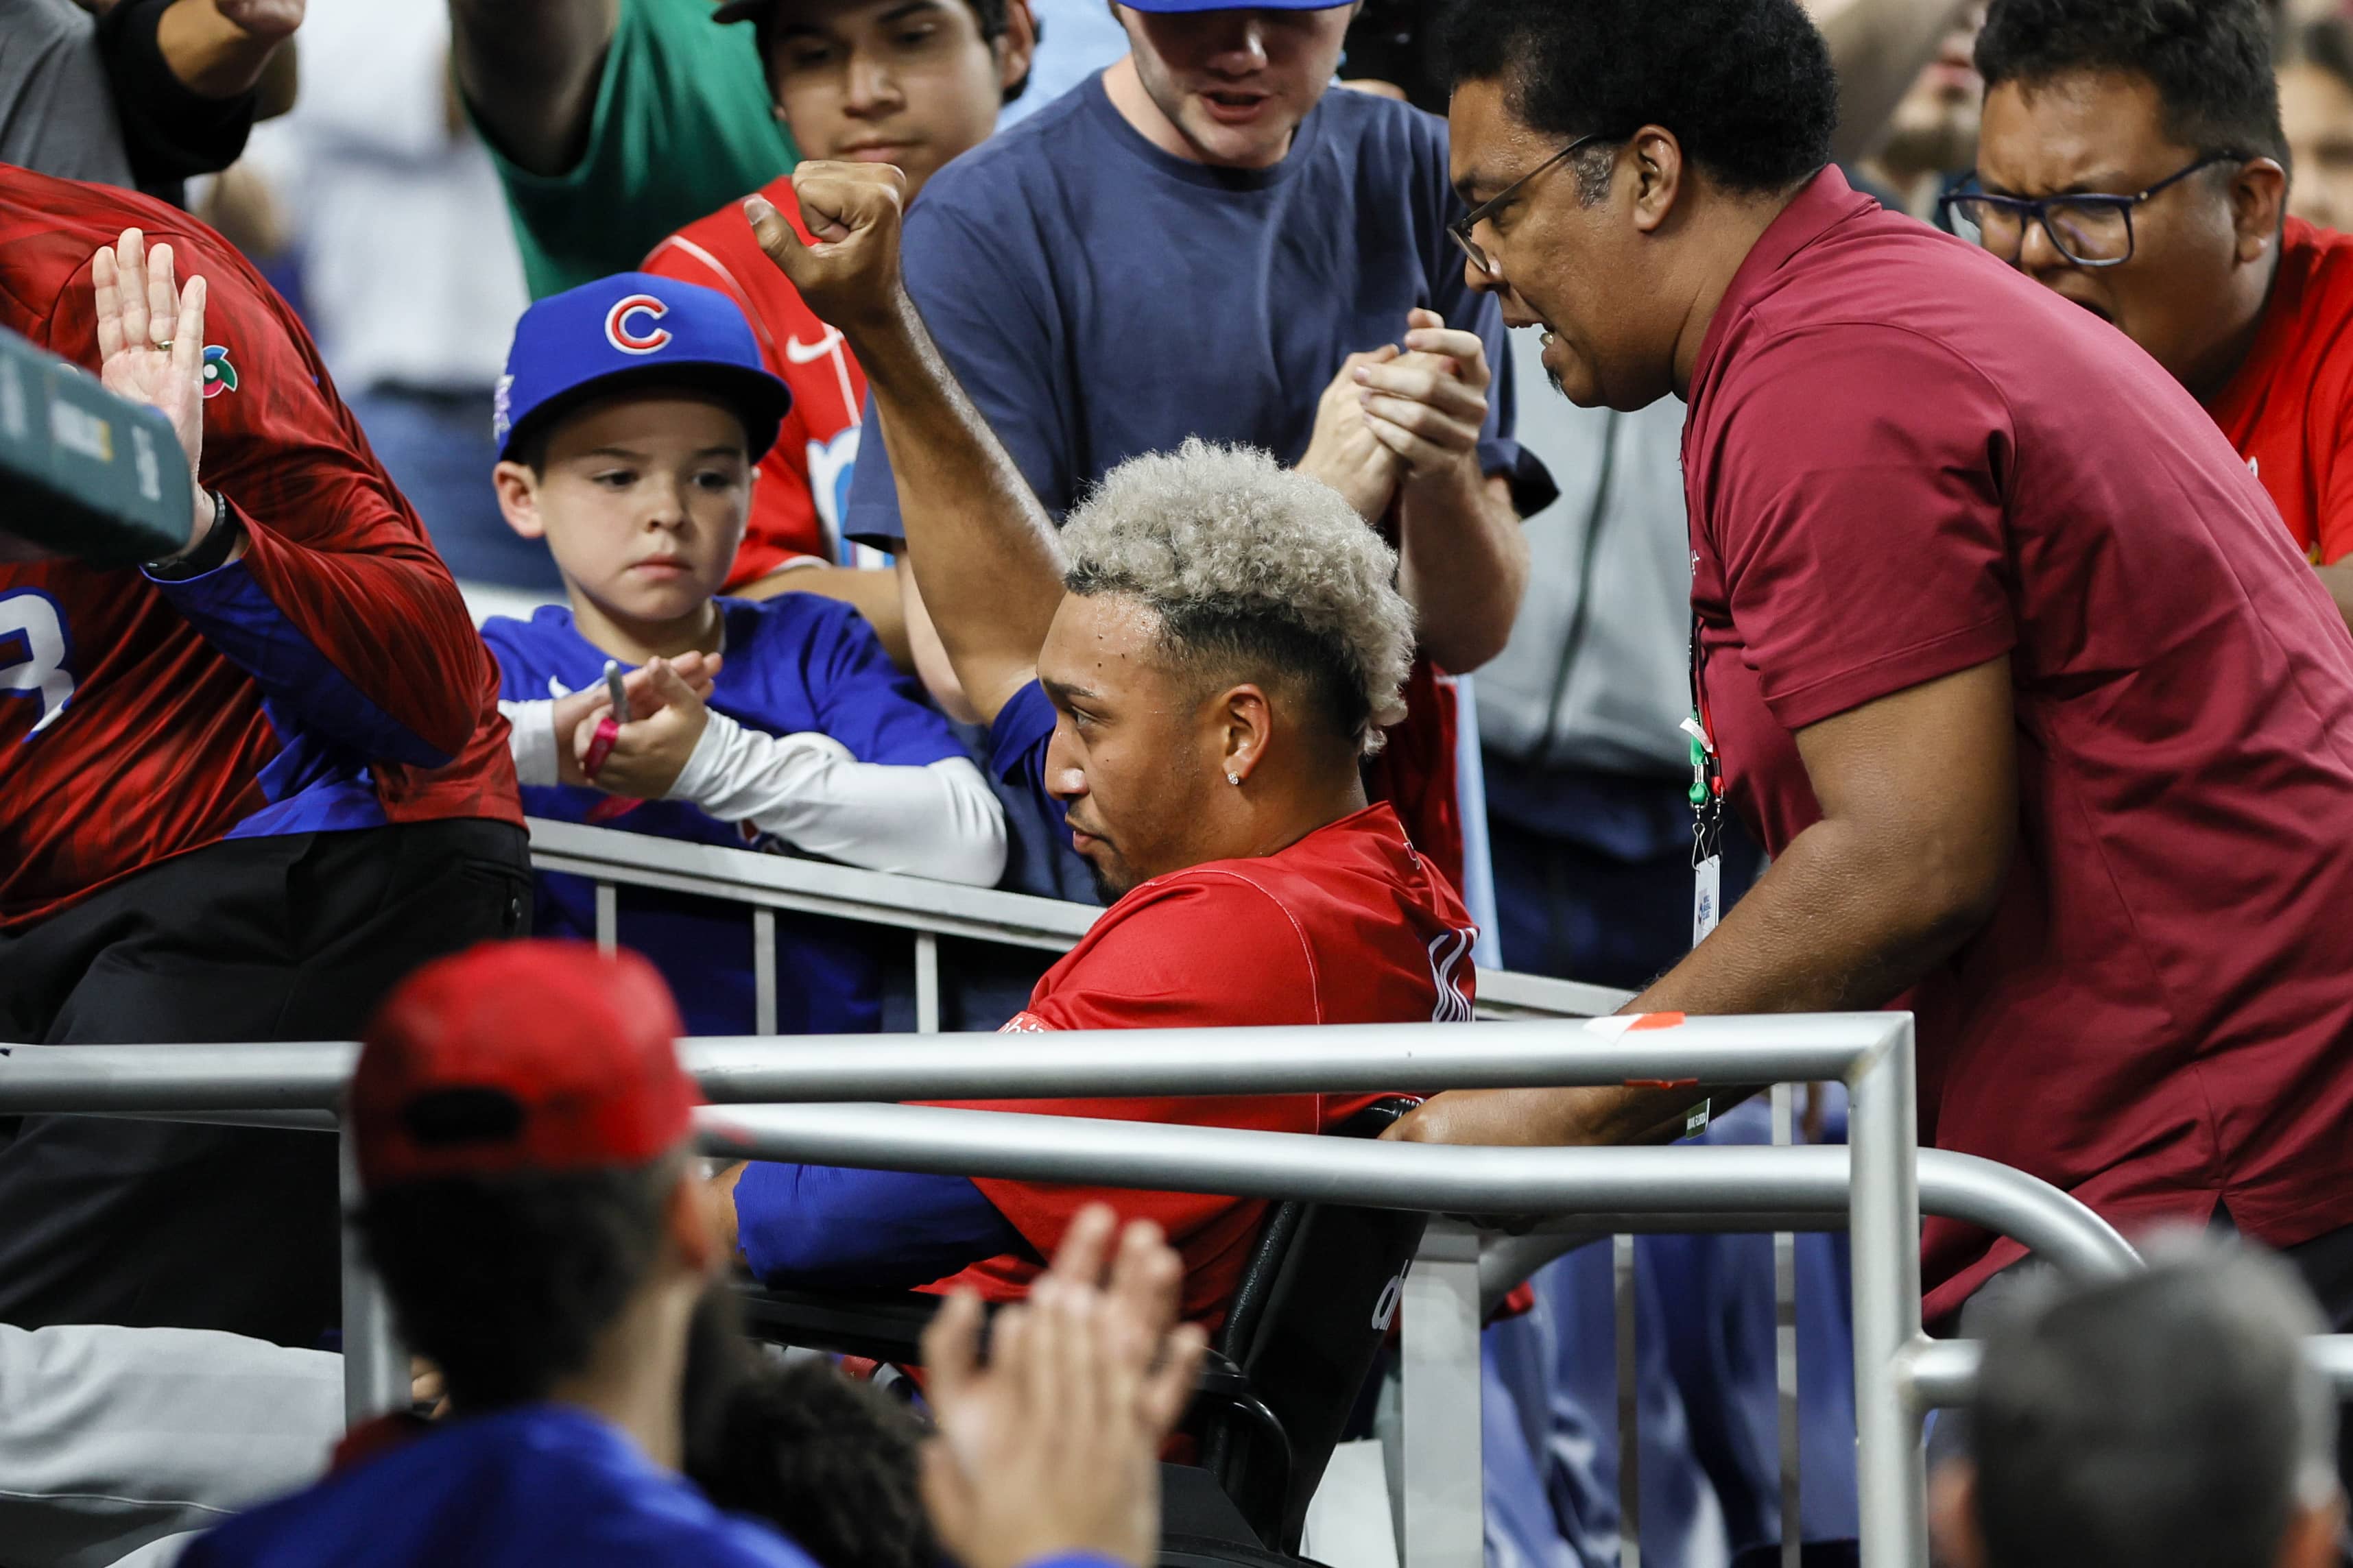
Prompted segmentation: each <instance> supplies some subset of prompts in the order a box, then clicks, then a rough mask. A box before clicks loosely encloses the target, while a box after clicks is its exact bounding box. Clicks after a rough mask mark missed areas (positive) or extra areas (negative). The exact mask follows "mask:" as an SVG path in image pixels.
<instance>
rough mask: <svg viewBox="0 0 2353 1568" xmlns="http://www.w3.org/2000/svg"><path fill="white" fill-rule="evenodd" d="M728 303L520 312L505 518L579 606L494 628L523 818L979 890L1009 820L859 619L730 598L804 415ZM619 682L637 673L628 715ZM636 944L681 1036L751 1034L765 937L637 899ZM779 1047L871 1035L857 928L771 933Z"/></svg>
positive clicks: (578, 299)
mask: <svg viewBox="0 0 2353 1568" xmlns="http://www.w3.org/2000/svg"><path fill="white" fill-rule="evenodd" d="M790 401H791V399H790V395H789V394H788V393H787V392H786V389H785V386H784V384H783V383H782V382H780V381H778V380H777V379H776V377H775V376H773V375H771V374H768V373H767V371H765V369H764V368H762V365H761V363H760V355H759V350H758V347H757V345H756V344H755V343H754V340H753V336H752V331H751V329H750V327H749V326H748V325H746V323H745V322H744V318H743V316H742V315H741V314H740V313H739V312H738V311H737V310H736V308H735V306H734V305H733V302H732V301H730V300H728V299H727V298H726V297H725V296H723V295H722V294H719V293H717V292H715V291H714V290H712V289H702V288H699V287H697V286H695V285H693V284H688V283H681V282H678V281H677V280H675V279H667V278H655V277H651V276H649V275H646V274H642V273H624V274H620V275H618V276H616V277H612V278H607V279H600V280H598V281H597V282H595V283H590V284H586V285H584V286H583V287H581V288H578V289H570V290H568V291H566V292H565V293H562V294H556V295H553V296H551V297H550V298H548V299H545V300H541V301H539V302H538V303H537V304H535V305H533V307H532V308H531V310H528V311H527V312H525V313H524V315H523V317H522V321H521V322H519V323H518V324H517V326H516V329H515V338H514V344H513V347H512V350H511V351H510V352H509V354H508V359H507V374H506V375H505V377H504V378H503V380H502V381H501V383H500V387H499V401H498V413H497V417H498V422H499V423H498V430H497V434H498V437H499V440H500V443H501V453H500V455H501V461H500V463H499V466H498V468H497V469H496V471H495V475H494V480H495V483H496V485H497V487H498V494H499V504H500V507H501V510H503V511H504V513H505V515H506V518H507V521H508V522H509V523H510V525H512V527H513V528H514V530H515V531H517V532H518V533H521V534H522V535H523V536H524V537H526V538H531V539H543V540H545V541H546V542H547V546H548V549H549V550H550V551H551V552H553V553H554V557H555V563H556V565H557V567H558V568H559V569H560V570H561V571H562V573H563V575H564V580H565V589H566V592H567V595H568V597H569V599H570V605H569V606H568V607H563V608H559V607H556V606H549V607H547V608H544V609H542V610H541V611H539V612H538V613H537V614H536V615H534V616H533V617H532V618H531V619H530V620H528V621H517V620H510V619H504V618H499V619H493V620H491V622H490V623H489V624H487V625H486V626H484V627H483V628H482V637H483V640H485V641H486V642H488V643H489V644H490V647H491V651H492V652H493V653H494V654H495V655H496V656H497V657H498V661H499V666H500V670H501V689H500V697H501V702H500V707H501V710H503V711H504V712H505V713H506V715H507V717H508V719H509V720H510V721H511V722H512V725H513V731H514V733H513V742H512V744H513V750H514V758H515V764H516V770H517V773H518V774H519V776H520V778H521V780H522V784H523V804H524V808H525V809H526V810H527V811H528V812H529V813H530V814H531V815H533V816H545V817H553V818H556V819H558V820H562V821H567V822H598V823H604V822H609V823H611V824H612V825H613V826H618V827H623V828H627V829H629V830H631V831H635V832H640V833H654V834H659V835H662V836H663V837H671V838H681V839H686V840H689V841H691V842H695V843H702V844H717V845H726V846H732V847H753V848H765V849H773V850H776V851H779V852H783V853H791V854H802V855H808V856H815V857H821V858H826V859H829V860H835V861H839V862H842V863H844V864H847V865H852V866H862V867H866V868H871V869H875V870H885V871H901V872H908V873H913V874H916V875H921V876H928V877H936V878H940V879H944V880H948V881H957V882H965V883H971V884H976V885H980V886H987V885H988V884H990V883H993V882H994V881H995V880H996V879H997V875H998V873H999V872H1000V871H1001V870H1002V869H1003V867H1004V861H1005V826H1004V816H1003V813H1002V810H1001V808H1000V807H999V806H998V805H997V800H996V797H995V796H994V795H992V794H991V793H990V791H989V789H988V787H987V784H986V783H985V782H984V781H983V780H982V778H981V775H980V772H979V770H978V769H977V768H976V767H975V766H974V764H973V763H972V761H971V759H970V758H969V757H968V756H967V755H966V754H965V751H964V749H963V747H962V746H960V745H959V744H958V743H957V742H956V740H955V736H954V735H953V734H952V733H951V732H950V731H949V729H948V726H947V724H946V722H945V721H944V720H943V719H942V718H941V717H940V716H939V714H938V713H937V712H935V711H934V710H931V709H929V708H927V707H925V706H924V705H923V701H922V700H921V698H920V697H919V695H918V694H917V692H916V690H915V689H914V687H913V684H912V683H911V682H909V681H908V680H906V679H903V678H902V677H900V676H899V675H898V674H897V673H896V672H895V671H894V670H893V669H892V666H891V663H890V660H889V658H887V657H886V656H885V655H884V653H883V651H882V647H881V644H880V642H878V641H877V640H876V638H875V636H874V633H873V631H872V629H871V627H869V626H867V624H866V622H865V621H864V620H862V619H861V618H860V616H859V615H858V613H857V612H856V611H855V610H853V609H851V608H850V607H849V606H848V605H843V604H840V603H838V602H835V601H833V600H828V599H823V598H819V597H817V596H815V595H803V594H792V595H785V596H783V597H782V598H778V599H773V600H768V601H765V602H760V603H755V602H752V601H748V600H735V599H725V598H719V597H715V595H717V593H718V590H719V588H720V585H721V584H722V583H723V581H724V580H725V578H726V575H727V571H728V567H729V565H730V563H732V562H733V560H734V558H735V548H736V545H737V543H738V542H740V541H741V539H742V537H743V532H744V520H745V518H746V516H747V515H748V513H749V510H750V506H751V487H752V484H753V480H754V465H755V464H756V463H757V462H758V461H759V459H760V458H761V456H762V455H763V454H764V453H765V452H766V451H767V449H768V447H770V446H771V445H772V444H773V443H774V441H775V439H776V429H777V426H778V423H779V421H780V420H781V419H782V418H783V416H784V415H785V412H786V409H787V407H788V406H789V405H790ZM608 664H613V665H617V666H618V667H619V668H621V669H623V670H626V671H628V675H627V677H626V680H625V687H626V693H627V703H628V712H627V713H626V714H616V713H614V712H613V711H612V707H611V703H610V700H609V699H608V698H607V694H606V692H607V688H606V681H605V672H606V668H607V665H608ZM537 880H538V887H539V911H538V921H539V924H538V928H537V929H538V930H539V931H542V932H543V933H548V934H566V933H569V934H575V935H580V936H586V935H590V934H593V932H594V930H595V914H594V908H595V900H594V895H593V891H592V889H591V888H590V886H589V884H588V883H587V882H586V881H585V880H584V879H580V878H576V877H571V876H564V875H557V874H542V875H541V876H540V877H539V878H538V879H537ZM619 919H620V931H619V934H620V940H621V942H623V943H624V944H625V945H627V946H629V947H633V948H635V949H637V950H638V951H639V952H644V953H645V954H647V955H648V956H649V957H650V958H651V959H653V960H654V962H655V963H657V964H658V965H659V967H660V968H661V970H662V972H663V973H664V974H665V975H666V976H667V977H668V979H669V980H670V984H671V987H672V988H673V990H675V991H676V993H677V994H678V997H679V1001H680V1005H681V1009H682V1010H683V1011H684V1013H685V1015H686V1020H687V1025H688V1028H689V1031H690V1032H691V1033H693V1034H698V1035H719V1034H748V1033H751V1032H752V1029H753V1027H754V1020H753V998H752V984H753V982H752V975H753V955H752V946H751V943H752V932H751V930H750V926H751V922H750V921H747V920H746V919H744V914H743V911H742V910H737V909H733V908H729V907H725V906H721V905H717V904H714V903H713V902H712V901H711V900H702V899H696V898H691V897H688V896H684V895H679V894H670V893H665V892H660V891H656V890H652V889H622V891H621V901H620V909H619ZM776 927H777V932H776V945H777V950H778V951H777V955H776V956H777V973H779V974H781V975H786V976H790V977H791V981H790V983H789V984H786V986H784V987H783V988H782V990H781V992H780V994H779V996H778V1005H777V1027H778V1028H779V1029H780V1030H781V1031H783V1032H785V1033H787V1034H803V1033H811V1034H814V1033H829V1032H841V1031H851V1030H871V1029H873V1028H874V1027H876V1026H877V1025H878V1023H879V1021H880V1016H881V957H880V955H879V954H878V953H877V952H875V951H874V949H873V947H872V944H871V938H870V937H869V936H868V935H867V934H866V933H863V932H861V931H858V930H857V929H855V928H850V927H844V926H840V925H839V924H835V923H829V922H826V921H816V920H810V919H803V918H798V917H795V916H793V915H790V914H781V913H780V914H779V915H778V917H777V921H776Z"/></svg>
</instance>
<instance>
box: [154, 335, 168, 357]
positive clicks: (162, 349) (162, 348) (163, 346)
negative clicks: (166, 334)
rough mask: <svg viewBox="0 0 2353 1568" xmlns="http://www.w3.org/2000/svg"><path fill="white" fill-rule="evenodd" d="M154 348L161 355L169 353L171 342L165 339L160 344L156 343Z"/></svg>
mask: <svg viewBox="0 0 2353 1568" xmlns="http://www.w3.org/2000/svg"><path fill="white" fill-rule="evenodd" d="M155 347H156V349H157V350H158V351H159V352H161V353H171V352H172V340H171V339H169V338H165V339H164V340H163V341H162V342H158V343H157V344H156V345H155Z"/></svg>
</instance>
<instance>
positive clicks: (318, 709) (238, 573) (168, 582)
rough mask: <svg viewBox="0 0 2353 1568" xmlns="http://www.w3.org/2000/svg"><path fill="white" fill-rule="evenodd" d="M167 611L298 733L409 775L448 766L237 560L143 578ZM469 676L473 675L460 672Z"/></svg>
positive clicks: (430, 671)
mask: <svg viewBox="0 0 2353 1568" xmlns="http://www.w3.org/2000/svg"><path fill="white" fill-rule="evenodd" d="M147 580H148V582H150V583H152V584H154V586H155V588H156V589H157V591H158V592H160V593H161V594H162V595H164V598H166V599H168V600H170V601H171V605H172V607H173V608H174V609H175V610H177V611H179V612H180V614H181V615H182V616H185V617H186V618H187V621H188V624H189V625H190V626H194V627H195V628H196V630H197V631H198V632H200V633H202V634H203V635H204V637H205V640H206V641H207V642H209V643H211V644H212V645H213V646H214V647H216V648H218V649H220V651H221V652H222V653H223V654H224V655H226V656H227V658H228V660H229V662H231V663H232V664H235V665H236V666H237V668H240V669H242V670H244V671H245V672H246V674H248V675H249V676H251V677H252V678H253V680H254V684H256V685H257V686H259V687H260V688H261V690H262V694H263V695H264V696H266V697H267V698H269V700H270V701H271V702H272V703H276V704H280V705H282V706H283V707H284V709H285V710H286V711H287V713H289V714H290V715H291V716H292V717H293V718H294V719H296V720H297V721H300V722H301V725H302V727H303V728H305V729H307V730H311V731H315V732H316V733H318V734H320V735H322V736H324V737H325V738H326V739H328V740H330V741H332V742H336V743H337V744H339V745H343V746H348V747H350V748H351V749H352V750H353V751H354V752H358V753H359V754H360V755H361V756H363V757H366V758H369V759H372V760H375V761H381V762H387V763H404V764H406V765H407V766H409V767H413V768H438V767H445V766H447V765H448V763H449V761H450V755H451V754H450V753H449V752H446V751H443V750H442V749H441V748H439V747H438V746H436V745H435V744H433V742H430V741H428V740H427V739H426V738H425V737H424V736H422V735H420V734H418V733H417V731H415V730H414V729H412V728H411V727H410V726H409V725H407V724H406V723H404V722H402V721H400V720H399V719H397V718H396V717H395V716H394V715H392V714H391V713H389V712H387V711H385V709H384V707H383V706H382V705H380V704H379V703H377V702H376V701H375V700H374V699H373V698H371V697H370V696H369V695H368V694H367V693H366V692H365V691H363V690H362V689H360V688H359V687H358V686H357V685H356V684H354V683H353V680H352V679H351V678H350V677H349V676H347V675H345V674H344V673H343V671H342V670H341V669H339V668H336V667H335V664H334V662H333V661H332V659H330V658H328V657H327V655H326V654H325V653H324V652H323V651H322V650H321V649H320V647H319V645H318V644H317V643H315V642H313V641H311V638H310V637H309V635H308V634H306V633H305V632H304V631H303V630H302V628H301V626H297V625H296V624H295V623H294V620H293V618H292V617H291V616H288V615H287V614H286V612H285V611H284V610H282V609H280V607H279V605H278V601H276V600H275V599H272V598H271V597H270V596H269V593H268V592H267V591H265V590H264V589H263V587H262V585H261V583H260V581H259V579H258V578H256V577H255V576H254V574H253V573H252V571H251V570H250V569H249V568H248V566H247V564H246V563H245V562H244V561H242V560H238V561H232V562H229V563H227V564H226V565H223V566H216V567H214V568H213V569H212V570H211V571H209V572H206V573H202V574H198V575H196V576H194V577H155V576H150V577H148V579H147ZM458 673H459V672H454V671H450V670H446V669H440V668H427V669H420V670H417V671H416V672H415V675H416V679H419V680H425V681H447V680H450V679H455V678H456V677H457V675H458ZM464 673H466V674H468V675H470V674H471V673H472V672H471V671H467V672H464Z"/></svg>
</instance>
